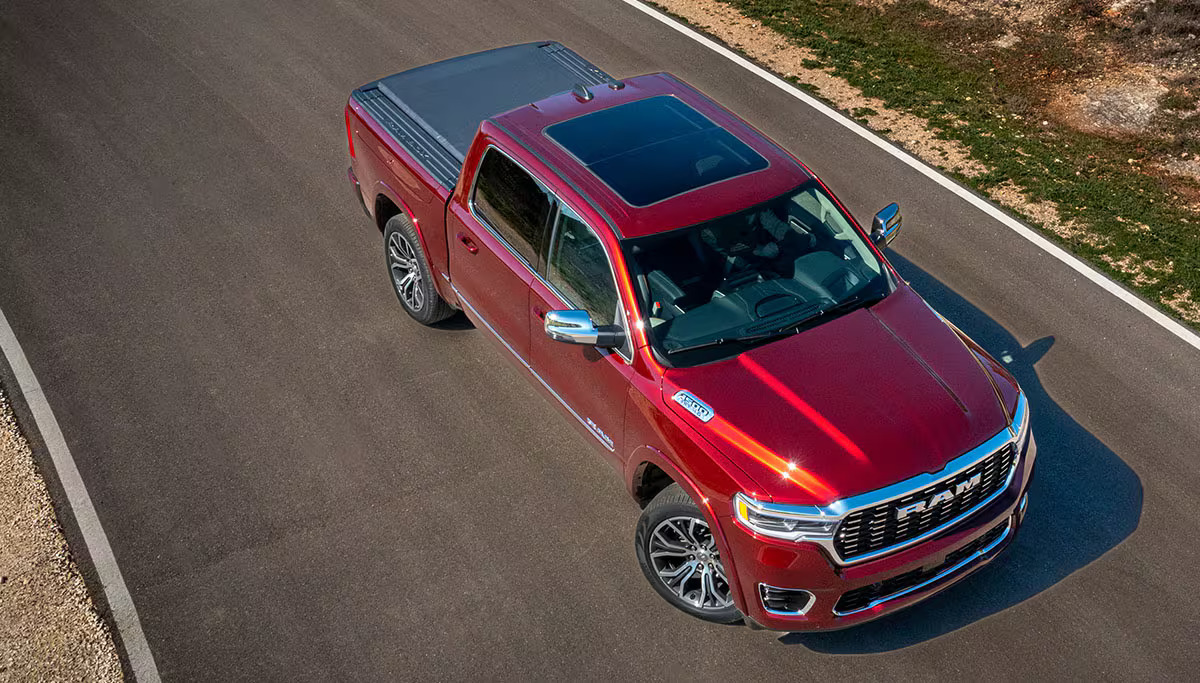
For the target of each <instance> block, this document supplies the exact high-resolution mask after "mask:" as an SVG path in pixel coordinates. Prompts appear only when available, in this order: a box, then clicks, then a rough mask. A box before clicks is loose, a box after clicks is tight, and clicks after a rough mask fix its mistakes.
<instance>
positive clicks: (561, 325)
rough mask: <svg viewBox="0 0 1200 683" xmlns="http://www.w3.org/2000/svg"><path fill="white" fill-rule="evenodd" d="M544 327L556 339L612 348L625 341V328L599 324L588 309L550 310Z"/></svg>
mask: <svg viewBox="0 0 1200 683" xmlns="http://www.w3.org/2000/svg"><path fill="white" fill-rule="evenodd" d="M542 328H543V329H544V330H545V331H546V336H547V337H550V338H551V339H553V340H554V341H560V342H564V343H567V344H582V345H584V346H599V347H601V348H606V349H611V348H613V347H616V346H620V345H622V344H624V343H625V330H622V329H621V328H620V327H618V326H616V325H600V326H597V325H596V324H595V323H593V322H592V316H590V315H588V312H587V311H579V310H575V311H548V312H547V313H546V318H545V322H544V323H543V324H542Z"/></svg>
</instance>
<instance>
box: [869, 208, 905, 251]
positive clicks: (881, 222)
mask: <svg viewBox="0 0 1200 683" xmlns="http://www.w3.org/2000/svg"><path fill="white" fill-rule="evenodd" d="M900 222H901V219H900V205H899V204H896V203H895V202H893V203H891V204H888V205H887V206H885V207H883V208H882V209H880V211H879V213H877V214H875V220H873V221H871V241H872V242H874V243H875V246H877V247H879V248H880V249H887V246H888V245H889V244H891V243H892V240H894V239H896V235H897V234H898V233H899V232H900Z"/></svg>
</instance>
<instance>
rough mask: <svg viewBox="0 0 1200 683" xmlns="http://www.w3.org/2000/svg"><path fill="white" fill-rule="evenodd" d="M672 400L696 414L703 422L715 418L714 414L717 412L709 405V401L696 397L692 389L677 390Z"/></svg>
mask: <svg viewBox="0 0 1200 683" xmlns="http://www.w3.org/2000/svg"><path fill="white" fill-rule="evenodd" d="M671 400H672V401H675V402H676V403H678V404H679V405H681V406H683V407H684V409H685V410H687V411H688V412H689V413H691V414H692V415H695V416H696V419H698V420H700V421H701V422H708V421H709V420H711V419H713V415H714V414H715V413H713V409H712V408H711V407H709V405H708V404H707V403H705V402H704V401H701V400H700V399H698V398H696V396H695V395H694V394H692V392H690V391H677V392H675V395H674V396H672V397H671Z"/></svg>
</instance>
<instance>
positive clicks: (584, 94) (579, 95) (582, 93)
mask: <svg viewBox="0 0 1200 683" xmlns="http://www.w3.org/2000/svg"><path fill="white" fill-rule="evenodd" d="M571 92H573V93H575V99H577V100H579V101H580V102H587V101H588V100H590V99H592V98H593V97H595V95H593V94H592V91H591V90H588V89H587V86H586V85H584V84H582V83H576V84H575V87H574V88H571Z"/></svg>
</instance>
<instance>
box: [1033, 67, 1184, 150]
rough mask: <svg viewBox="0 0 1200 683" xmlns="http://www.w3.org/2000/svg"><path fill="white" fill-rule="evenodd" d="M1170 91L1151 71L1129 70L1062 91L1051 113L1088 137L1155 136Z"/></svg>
mask: <svg viewBox="0 0 1200 683" xmlns="http://www.w3.org/2000/svg"><path fill="white" fill-rule="evenodd" d="M1169 90H1170V89H1169V88H1168V87H1167V86H1166V85H1165V84H1164V83H1163V82H1162V81H1161V80H1160V75H1159V74H1157V73H1155V72H1154V71H1152V70H1151V69H1150V68H1148V67H1146V66H1144V65H1142V66H1136V67H1128V68H1125V69H1123V70H1121V71H1116V72H1110V73H1106V74H1104V75H1103V76H1101V77H1097V78H1093V79H1089V80H1087V81H1084V82H1082V83H1076V84H1072V85H1071V86H1069V87H1066V88H1062V89H1060V91H1059V92H1058V94H1057V95H1056V96H1055V98H1054V99H1053V100H1052V101H1051V103H1050V111H1051V113H1053V114H1054V115H1055V117H1056V118H1058V119H1059V120H1060V121H1062V122H1063V123H1066V124H1067V125H1070V126H1072V127H1074V128H1077V129H1079V130H1082V131H1084V132H1087V133H1093V134H1097V135H1139V134H1144V133H1149V132H1151V127H1152V124H1153V123H1154V120H1155V117H1156V116H1157V115H1158V113H1159V100H1160V99H1161V98H1162V97H1163V96H1164V95H1166V94H1167V92H1168V91H1169Z"/></svg>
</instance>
